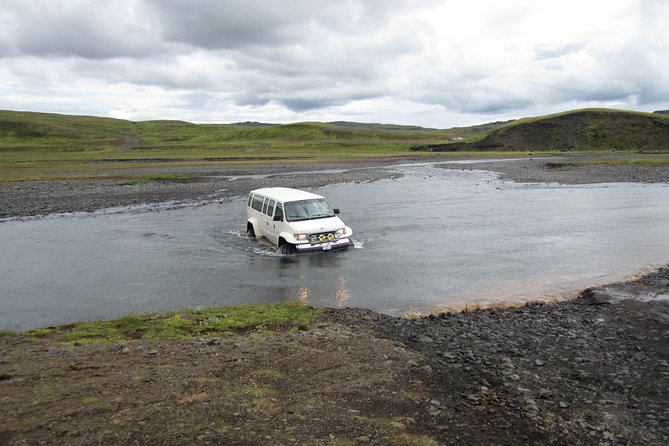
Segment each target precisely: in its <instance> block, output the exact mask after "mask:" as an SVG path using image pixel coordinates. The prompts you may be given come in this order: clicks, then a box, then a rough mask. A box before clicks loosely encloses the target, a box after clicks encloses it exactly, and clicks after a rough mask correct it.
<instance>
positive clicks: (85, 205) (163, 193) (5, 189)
mask: <svg viewBox="0 0 669 446" xmlns="http://www.w3.org/2000/svg"><path fill="white" fill-rule="evenodd" d="M309 167H310V168H312V169H317V170H322V171H321V172H318V173H299V172H298V170H299V169H298V168H295V170H293V168H290V170H288V171H290V172H294V173H289V174H276V172H277V170H276V168H275V169H271V168H268V166H265V167H259V168H253V169H234V170H231V169H225V170H222V169H221V170H216V169H206V170H197V171H187V172H180V173H186V174H188V175H192V180H189V181H185V182H174V183H169V182H167V183H166V182H148V183H144V184H136V185H123V184H122V181H119V180H69V181H67V180H54V181H32V182H15V183H11V182H8V183H0V218H11V217H22V216H34V215H46V214H52V213H65V212H92V211H95V210H98V209H104V208H110V207H121V206H131V205H138V204H147V203H163V202H170V201H177V202H190V201H203V200H204V201H207V200H223V199H226V198H229V197H235V196H240V195H246V194H247V193H248V192H249V191H250V190H253V189H256V188H260V187H268V186H285V187H295V188H298V189H300V188H315V187H320V186H324V185H327V184H335V183H348V182H361V183H362V182H370V181H377V180H380V179H384V178H397V177H399V176H401V174H400V173H398V172H396V171H393V170H391V169H386V168H383V167H379V168H372V169H370V168H356V169H353V170H346V171H343V172H337V173H332V172H328V171H327V170H325V169H324V168H326V167H327V168H330V169H331V168H332V166H322V165H321V166H309ZM304 168H305V167H304V166H302V169H304ZM265 175H266V176H265Z"/></svg>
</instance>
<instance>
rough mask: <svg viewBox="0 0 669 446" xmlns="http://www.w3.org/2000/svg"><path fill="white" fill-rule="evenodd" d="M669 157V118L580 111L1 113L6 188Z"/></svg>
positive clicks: (0, 164)
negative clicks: (245, 116)
mask: <svg viewBox="0 0 669 446" xmlns="http://www.w3.org/2000/svg"><path fill="white" fill-rule="evenodd" d="M614 149H615V150H654V151H664V152H667V151H669V115H665V114H660V113H655V114H651V113H635V112H627V111H618V110H576V111H572V112H566V113H560V114H556V115H550V116H543V117H537V118H526V119H521V120H517V121H509V122H494V123H489V124H484V125H477V126H471V127H460V128H452V129H447V130H436V129H426V128H422V127H416V126H401V125H388V124H371V123H366V124H365V123H352V122H333V123H320V122H302V123H295V124H285V125H266V124H261V123H248V122H246V123H237V124H193V123H189V122H184V121H168V120H158V121H142V122H133V121H126V120H121V119H112V118H100V117H92V116H71V115H58V114H48V113H33V112H16V111H0V181H17V180H35V179H52V178H90V177H95V178H99V177H101V176H109V177H114V178H118V177H122V178H125V177H128V175H126V174H125V172H130V171H131V170H132V169H138V168H160V169H163V168H166V167H169V168H183V167H188V166H215V165H221V164H224V165H229V164H254V163H268V162H272V163H280V162H292V163H294V162H299V163H309V162H320V161H337V160H341V159H351V158H380V157H388V156H408V155H413V156H415V155H416V153H417V152H416V150H418V151H419V152H418V153H420V151H423V152H426V153H425V155H424V156H429V155H428V152H442V151H443V152H451V151H457V152H459V153H460V152H463V151H472V152H476V151H486V153H489V151H491V150H495V151H500V152H512V151H516V152H527V151H551V150H553V151H554V150H614Z"/></svg>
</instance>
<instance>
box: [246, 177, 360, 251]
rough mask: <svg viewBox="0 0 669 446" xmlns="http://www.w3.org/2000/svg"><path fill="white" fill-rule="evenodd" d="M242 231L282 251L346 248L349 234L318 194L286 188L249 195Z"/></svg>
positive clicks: (258, 191)
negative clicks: (245, 220) (244, 224)
mask: <svg viewBox="0 0 669 446" xmlns="http://www.w3.org/2000/svg"><path fill="white" fill-rule="evenodd" d="M246 210H247V217H248V220H247V223H246V232H247V233H248V234H249V236H250V237H254V238H261V237H262V238H265V239H266V240H267V241H269V242H270V243H271V244H273V245H274V246H277V247H278V248H279V249H281V251H283V252H291V251H300V252H301V251H328V250H331V249H339V248H348V247H349V246H351V245H352V242H351V240H350V238H349V237H351V235H352V234H353V231H352V230H351V228H349V227H348V226H346V225H344V223H343V222H342V221H341V220H340V219H339V217H337V215H336V214H339V209H333V208H332V207H330V204H329V203H328V202H327V200H326V199H325V198H323V197H321V196H320V195H316V194H312V193H310V192H305V191H302V190H297V189H289V188H286V187H268V188H264V189H256V190H254V191H251V193H250V194H249V200H248V205H247V208H246Z"/></svg>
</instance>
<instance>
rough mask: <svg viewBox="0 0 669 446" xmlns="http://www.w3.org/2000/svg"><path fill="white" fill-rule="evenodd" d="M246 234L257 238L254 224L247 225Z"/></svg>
mask: <svg viewBox="0 0 669 446" xmlns="http://www.w3.org/2000/svg"><path fill="white" fill-rule="evenodd" d="M246 235H248V236H249V238H256V231H254V230H253V225H252V224H249V225H247V226H246Z"/></svg>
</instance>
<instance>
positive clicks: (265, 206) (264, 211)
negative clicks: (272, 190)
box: [261, 198, 269, 214]
mask: <svg viewBox="0 0 669 446" xmlns="http://www.w3.org/2000/svg"><path fill="white" fill-rule="evenodd" d="M267 203H269V198H265V203H263V205H262V211H261V212H262V213H263V214H266V213H267Z"/></svg>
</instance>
